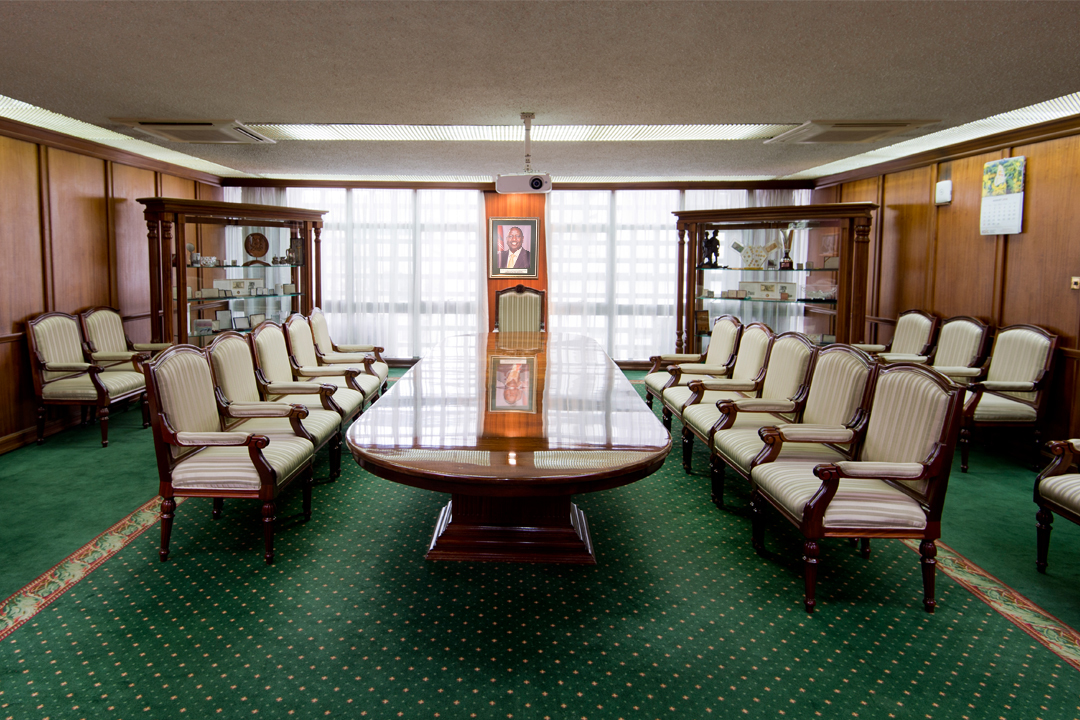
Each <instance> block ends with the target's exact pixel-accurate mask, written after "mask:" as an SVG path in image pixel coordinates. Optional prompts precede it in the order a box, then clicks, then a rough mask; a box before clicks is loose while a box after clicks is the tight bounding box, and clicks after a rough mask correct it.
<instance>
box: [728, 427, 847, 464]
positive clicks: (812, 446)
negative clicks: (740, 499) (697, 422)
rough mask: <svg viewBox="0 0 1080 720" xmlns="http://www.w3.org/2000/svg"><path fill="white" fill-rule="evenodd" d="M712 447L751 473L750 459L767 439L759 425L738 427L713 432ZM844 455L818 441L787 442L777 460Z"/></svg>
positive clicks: (824, 460)
mask: <svg viewBox="0 0 1080 720" xmlns="http://www.w3.org/2000/svg"><path fill="white" fill-rule="evenodd" d="M737 419H739V420H741V419H742V416H741V415H740V416H739V418H737ZM773 422H775V418H773ZM762 427H765V425H762ZM713 447H714V448H715V449H716V452H717V453H719V455H720V457H721V458H723V460H724V462H726V463H727V464H728V465H730V466H731V467H733V468H735V469H737V470H741V471H742V472H743V473H744V474H749V473H750V463H752V462H753V461H754V458H756V457H757V456H758V453H759V452H761V448H763V447H765V443H764V442H762V441H761V437H760V436H759V435H758V431H757V429H756V428H749V427H746V428H740V427H735V428H732V429H730V430H721V431H720V432H718V433H716V435H714V436H713ZM845 459H846V458H845V457H844V455H843V454H841V453H839V452H837V451H836V450H833V449H832V448H830V447H828V446H826V445H821V444H819V443H784V445H783V447H782V448H781V449H780V457H779V459H778V460H776V462H803V463H814V464H815V465H818V464H821V463H832V462H840V461H841V460H845Z"/></svg>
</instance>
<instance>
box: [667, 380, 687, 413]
mask: <svg viewBox="0 0 1080 720" xmlns="http://www.w3.org/2000/svg"><path fill="white" fill-rule="evenodd" d="M690 395H691V393H690V388H688V387H686V386H685V385H676V386H674V387H669V388H668V389H667V390H665V391H664V396H663V401H664V406H665V407H668V408H670V409H671V411H672V412H673V413H675V415H676V417H682V406H683V403H685V402H686V401H687V400H689V399H690Z"/></svg>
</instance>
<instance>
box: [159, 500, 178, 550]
mask: <svg viewBox="0 0 1080 720" xmlns="http://www.w3.org/2000/svg"><path fill="white" fill-rule="evenodd" d="M175 514H176V500H175V499H173V498H171V497H170V498H162V499H161V549H160V550H158V559H160V560H161V562H165V561H166V560H168V559H169V538H170V537H171V536H172V524H173V515H175Z"/></svg>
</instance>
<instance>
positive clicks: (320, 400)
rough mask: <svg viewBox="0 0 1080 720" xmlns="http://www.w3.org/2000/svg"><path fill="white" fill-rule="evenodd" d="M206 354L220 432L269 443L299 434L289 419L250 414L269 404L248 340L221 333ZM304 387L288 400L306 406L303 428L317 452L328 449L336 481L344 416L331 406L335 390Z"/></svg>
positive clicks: (311, 384) (320, 386) (338, 471)
mask: <svg viewBox="0 0 1080 720" xmlns="http://www.w3.org/2000/svg"><path fill="white" fill-rule="evenodd" d="M206 355H207V357H208V358H210V372H211V375H212V377H213V379H214V394H215V397H216V399H217V402H218V413H219V414H220V415H221V420H222V427H221V429H222V430H225V431H240V432H247V433H257V434H260V435H266V436H267V437H269V438H270V439H271V440H273V439H274V438H275V437H278V436H280V435H284V436H288V437H292V436H294V435H295V434H296V433H295V429H294V428H293V426H292V422H291V420H290V419H287V418H284V417H277V416H275V417H263V416H260V415H254V416H253V415H251V414H250V413H251V412H252V411H256V412H257V411H258V410H259V409H260V407H262V406H263V405H264V404H265V403H264V402H263V398H262V397H261V396H260V394H259V386H258V383H257V382H256V380H255V365H254V362H253V361H252V359H251V346H250V345H249V344H248V341H247V338H246V337H245V336H243V335H241V334H240V333H236V332H232V331H229V332H224V333H221V334H220V335H218V336H217V337H215V338H214V341H213V342H212V343H210V345H209V346H208V347H207V348H206ZM297 384H300V383H297ZM304 384H308V385H310V386H311V387H310V388H307V389H306V390H305V389H304V388H300V389H296V388H294V391H293V393H292V395H291V396H290V399H289V400H288V401H287V402H289V403H295V404H303V405H304V406H306V407H307V409H308V415H307V417H305V418H304V419H303V420H302V421H301V425H302V426H303V428H304V430H305V431H306V432H307V433H308V435H309V438H308V439H309V440H311V442H312V443H313V444H314V445H315V452H319V450H321V449H322V448H324V447H329V453H330V478H331V479H334V478H336V477H338V476H339V475H340V474H341V413H340V412H338V411H339V410H340V408H338V407H337V406H336V405H334V404H333V395H334V387H333V386H331V385H316V384H315V383H304ZM300 390H304V392H300ZM298 395H303V396H304V397H305V400H304V401H303V402H302V403H297V400H298V398H297V397H296V396H298Z"/></svg>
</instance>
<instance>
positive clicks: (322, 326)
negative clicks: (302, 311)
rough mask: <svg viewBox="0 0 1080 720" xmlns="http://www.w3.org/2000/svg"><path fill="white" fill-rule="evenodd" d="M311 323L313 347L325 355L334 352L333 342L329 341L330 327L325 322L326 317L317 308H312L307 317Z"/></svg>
mask: <svg viewBox="0 0 1080 720" xmlns="http://www.w3.org/2000/svg"><path fill="white" fill-rule="evenodd" d="M308 322H309V323H311V337H312V339H313V340H314V341H315V347H317V348H318V349H319V352H321V353H322V354H324V355H325V354H326V353H328V352H333V351H334V341H333V340H331V339H330V325H329V324H328V323H327V322H326V315H324V314H323V311H322V310H320V309H319V308H312V309H311V314H310V315H308Z"/></svg>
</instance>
